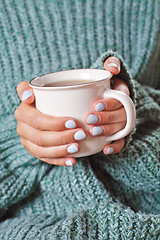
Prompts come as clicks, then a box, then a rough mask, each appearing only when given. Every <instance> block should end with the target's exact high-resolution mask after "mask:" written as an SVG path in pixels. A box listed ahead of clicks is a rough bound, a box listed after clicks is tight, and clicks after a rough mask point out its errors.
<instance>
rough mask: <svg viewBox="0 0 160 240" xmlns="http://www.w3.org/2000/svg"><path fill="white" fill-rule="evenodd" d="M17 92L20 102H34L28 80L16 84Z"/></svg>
mask: <svg viewBox="0 0 160 240" xmlns="http://www.w3.org/2000/svg"><path fill="white" fill-rule="evenodd" d="M17 93H18V96H19V98H20V99H21V101H22V102H24V103H27V104H31V103H33V102H34V93H33V89H32V88H31V87H30V86H29V83H28V82H25V81H22V82H20V83H19V84H18V86H17Z"/></svg>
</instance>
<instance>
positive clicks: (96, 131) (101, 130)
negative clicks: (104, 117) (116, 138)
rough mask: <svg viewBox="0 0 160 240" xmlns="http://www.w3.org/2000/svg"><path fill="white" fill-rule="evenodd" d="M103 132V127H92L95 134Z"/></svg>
mask: <svg viewBox="0 0 160 240" xmlns="http://www.w3.org/2000/svg"><path fill="white" fill-rule="evenodd" d="M102 133H103V129H102V128H101V127H94V128H93V129H92V134H93V136H97V135H100V134H102Z"/></svg>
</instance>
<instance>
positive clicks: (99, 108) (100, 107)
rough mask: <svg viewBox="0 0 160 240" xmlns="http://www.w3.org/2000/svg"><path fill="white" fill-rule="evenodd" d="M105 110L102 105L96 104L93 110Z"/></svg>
mask: <svg viewBox="0 0 160 240" xmlns="http://www.w3.org/2000/svg"><path fill="white" fill-rule="evenodd" d="M104 109H105V105H104V104H103V103H97V105H96V106H95V110H96V111H97V112H100V111H103V110H104Z"/></svg>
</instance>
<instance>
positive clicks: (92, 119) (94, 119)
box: [87, 114, 99, 124]
mask: <svg viewBox="0 0 160 240" xmlns="http://www.w3.org/2000/svg"><path fill="white" fill-rule="evenodd" d="M98 120H99V119H98V117H97V116H96V115H94V114H90V115H89V116H88V118H87V123H88V124H94V123H97V122H98Z"/></svg>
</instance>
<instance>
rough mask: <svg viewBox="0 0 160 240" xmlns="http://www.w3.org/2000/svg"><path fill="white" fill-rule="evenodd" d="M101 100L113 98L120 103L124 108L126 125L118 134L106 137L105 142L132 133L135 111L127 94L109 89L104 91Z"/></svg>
mask: <svg viewBox="0 0 160 240" xmlns="http://www.w3.org/2000/svg"><path fill="white" fill-rule="evenodd" d="M103 98H105V99H106V98H115V99H117V100H118V101H120V102H121V103H122V105H123V106H124V108H125V111H126V115H127V123H126V126H125V128H124V129H122V130H120V131H119V132H116V133H114V134H112V135H110V136H107V137H106V141H107V142H108V141H109V142H111V141H114V140H118V139H120V138H123V137H125V136H127V135H128V134H129V133H130V132H131V131H132V129H133V126H134V123H135V120H136V110H135V106H134V103H133V101H132V100H131V98H130V97H129V96H128V95H127V94H125V93H123V92H120V91H117V90H113V89H110V88H108V89H106V90H105V91H104V93H103Z"/></svg>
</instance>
